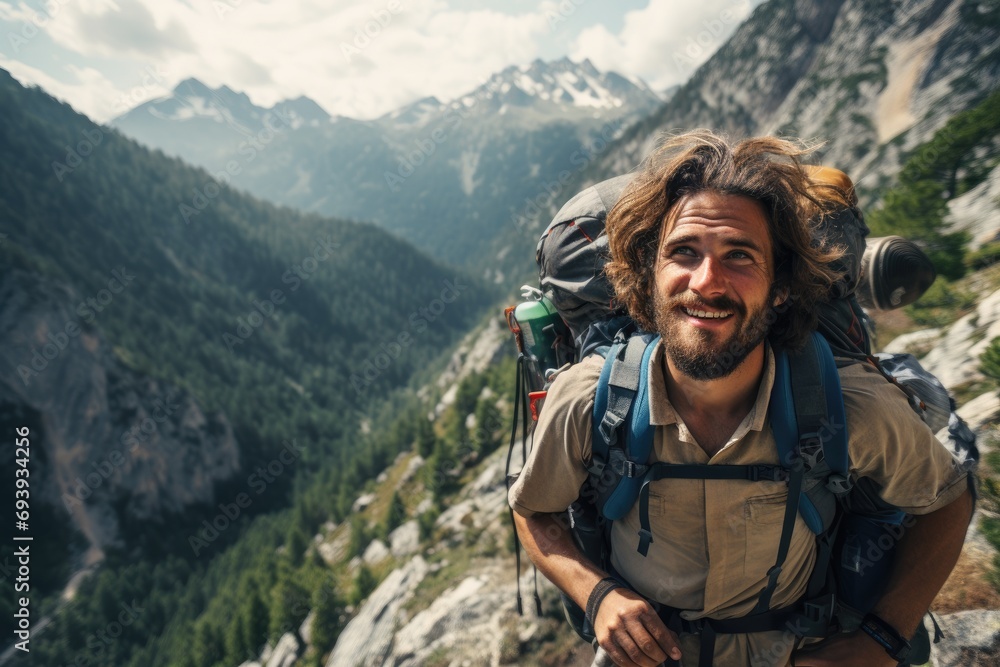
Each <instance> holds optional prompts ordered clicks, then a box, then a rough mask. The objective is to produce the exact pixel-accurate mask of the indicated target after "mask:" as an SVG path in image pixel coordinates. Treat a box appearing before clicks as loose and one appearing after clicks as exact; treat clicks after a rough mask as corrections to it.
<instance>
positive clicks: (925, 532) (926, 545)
mask: <svg viewBox="0 0 1000 667" xmlns="http://www.w3.org/2000/svg"><path fill="white" fill-rule="evenodd" d="M972 509H973V504H972V495H971V494H970V493H969V491H968V490H966V492H965V493H964V494H962V495H961V496H959V497H958V498H957V499H956V500H954V501H953V502H952V503H950V504H948V505H946V506H944V507H942V508H941V509H939V510H937V511H935V512H932V513H930V514H926V515H923V516H917V517H915V519H916V522H915V523H914V525H913V526H911V527H910V528H909V529H908V530H907V531H906V533H904V534H903V536H902V538H901V539H900V541H899V545H898V546H897V548H896V561H895V564H894V565H893V568H892V575H891V576H890V578H889V583H888V584H887V586H886V590H885V593H884V594H883V596H882V598H881V599H880V600H879V602H878V604H876V605H875V608H874V609H873V610H872V611H873V613H874V614H876V615H877V616H879V617H880V618H882V619H883V620H885V621H886V622H887V623H889V624H890V625H892V626H893V627H895V628H896V629H897V630H898V631H899V633H900V634H902V635H903V636H904V637H912V636H913V633H914V632H915V631H916V629H917V625H918V624H919V623H920V620H921V618H923V615H924V613H925V612H926V611H927V609H928V608H929V607H930V605H931V603H932V602H933V601H934V598H935V596H936V595H937V594H938V591H940V590H941V587H942V586H943V585H944V582H945V581H946V580H947V579H948V575H949V574H951V570H952V568H954V567H955V563H956V562H957V561H958V556H959V554H961V552H962V544H963V543H964V541H965V534H966V531H967V530H968V526H969V519H970V517H971V515H972Z"/></svg>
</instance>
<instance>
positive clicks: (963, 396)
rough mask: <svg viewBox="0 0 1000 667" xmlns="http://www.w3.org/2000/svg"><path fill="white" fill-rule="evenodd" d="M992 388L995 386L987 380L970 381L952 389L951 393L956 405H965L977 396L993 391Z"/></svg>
mask: <svg viewBox="0 0 1000 667" xmlns="http://www.w3.org/2000/svg"><path fill="white" fill-rule="evenodd" d="M994 388H995V385H994V384H993V383H992V382H989V381H987V380H970V381H968V382H963V383H962V384H959V385H955V386H954V387H952V389H951V393H952V395H953V396H954V397H955V402H956V403H957V404H958V405H965V404H966V403H968V402H969V401H971V400H972V399H974V398H976V397H977V396H981V395H982V394H985V393H986V392H988V391H993V389H994Z"/></svg>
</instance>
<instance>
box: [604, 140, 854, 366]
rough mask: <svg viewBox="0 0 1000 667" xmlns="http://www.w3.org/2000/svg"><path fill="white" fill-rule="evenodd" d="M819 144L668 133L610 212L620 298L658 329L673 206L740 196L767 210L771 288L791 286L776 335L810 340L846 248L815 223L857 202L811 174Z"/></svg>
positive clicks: (782, 340)
mask: <svg viewBox="0 0 1000 667" xmlns="http://www.w3.org/2000/svg"><path fill="white" fill-rule="evenodd" d="M812 150H813V149H812V148H810V147H808V146H805V145H804V144H802V143H801V142H793V141H790V140H785V139H778V138H775V137H757V138H750V139H744V140H742V141H739V142H736V143H733V142H732V141H730V140H728V139H727V138H725V137H722V136H719V135H717V134H715V133H713V132H711V131H710V130H695V131H692V132H687V133H684V134H679V135H673V136H669V137H667V138H666V140H665V141H664V142H663V143H662V144H661V145H660V146H659V147H658V148H657V149H656V150H655V151H654V152H653V153H652V154H651V155H650V156H649V157H648V158H647V159H646V161H645V163H644V164H643V167H642V168H641V169H640V171H639V172H638V174H637V175H636V178H635V179H633V181H632V183H631V184H630V185H629V186H628V188H627V189H626V191H625V192H624V193H623V194H622V197H621V199H620V200H619V201H618V203H617V204H616V205H615V207H614V208H613V209H612V210H611V211H610V212H609V213H608V218H607V223H606V231H607V235H608V245H609V249H610V252H611V258H610V261H609V262H608V263H607V265H606V266H605V271H606V272H607V276H608V278H609V280H610V281H611V284H612V285H613V287H614V289H615V293H616V295H617V299H618V302H619V304H620V305H622V306H624V307H625V308H627V309H628V311H629V314H630V315H631V316H632V317H633V319H635V320H636V322H638V324H639V326H641V327H642V328H643V329H646V330H649V331H653V330H655V308H654V304H653V285H654V273H655V269H654V266H655V259H656V256H657V250H658V246H659V242H660V233H661V228H662V226H663V223H664V221H665V220H666V219H667V214H668V213H669V212H670V210H671V208H672V207H673V206H674V205H675V204H676V203H677V202H678V201H679V200H680V199H681V198H682V197H685V196H687V195H692V194H694V193H696V192H700V191H704V190H713V191H717V192H721V193H724V194H729V195H738V196H742V197H747V198H750V199H753V200H755V201H757V202H759V203H760V204H761V205H762V206H763V208H764V211H765V213H766V214H767V219H768V232H769V233H770V236H771V241H772V246H773V249H774V257H773V258H772V260H773V266H774V267H776V268H775V285H774V287H775V289H776V290H777V291H778V292H780V293H784V294H787V298H786V299H785V304H786V305H787V307H784V308H782V309H781V310H782V312H780V313H776V314H777V319H776V320H775V322H774V325H773V326H772V328H771V333H770V339H771V340H772V341H773V342H775V343H778V344H781V345H786V346H788V347H792V348H795V347H799V346H801V345H802V344H804V343H805V340H806V337H807V336H808V334H809V332H810V331H812V330H813V329H815V328H816V323H817V319H818V315H819V308H820V307H821V306H822V304H823V303H824V302H825V301H827V299H828V295H829V292H830V289H831V286H832V285H833V284H834V283H835V282H836V281H837V280H838V279H839V278H840V277H841V274H840V273H838V272H837V271H836V269H835V268H833V267H832V266H831V263H832V262H834V261H835V260H837V259H838V258H839V257H840V256H841V255H842V253H843V248H839V247H835V246H834V247H831V246H830V244H828V243H822V242H816V241H815V240H814V239H816V236H815V235H814V233H813V232H814V228H815V223H816V221H818V219H819V218H820V217H821V216H822V215H823V213H825V212H829V211H832V210H834V209H836V208H838V207H844V206H850V205H851V204H853V203H854V202H853V200H852V198H853V192H846V191H844V190H843V189H840V188H837V187H832V186H830V185H829V184H826V183H824V184H823V187H822V188H817V187H816V184H814V183H811V182H810V180H809V175H808V174H807V173H806V170H805V168H804V167H803V165H802V164H801V163H800V158H802V157H803V156H805V155H808V154H809V153H810V152H811V151H812ZM848 182H849V180H848Z"/></svg>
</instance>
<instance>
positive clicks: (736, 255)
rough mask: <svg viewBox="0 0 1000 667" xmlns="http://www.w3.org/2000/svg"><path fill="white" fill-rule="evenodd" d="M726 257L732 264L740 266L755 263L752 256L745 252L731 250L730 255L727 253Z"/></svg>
mask: <svg viewBox="0 0 1000 667" xmlns="http://www.w3.org/2000/svg"><path fill="white" fill-rule="evenodd" d="M728 257H729V259H731V260H733V261H734V262H738V263H740V264H748V263H750V262H753V261H755V260H754V256H753V255H751V254H750V253H749V252H747V251H746V250H733V251H732V252H731V253H729V255H728Z"/></svg>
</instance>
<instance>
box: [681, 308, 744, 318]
mask: <svg viewBox="0 0 1000 667" xmlns="http://www.w3.org/2000/svg"><path fill="white" fill-rule="evenodd" d="M684 312H685V313H687V314H688V315H690V316H692V317H702V318H706V319H710V320H721V319H724V318H726V317H729V316H730V315H732V313H728V312H722V313H710V312H708V311H706V310H693V309H691V308H685V309H684Z"/></svg>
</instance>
